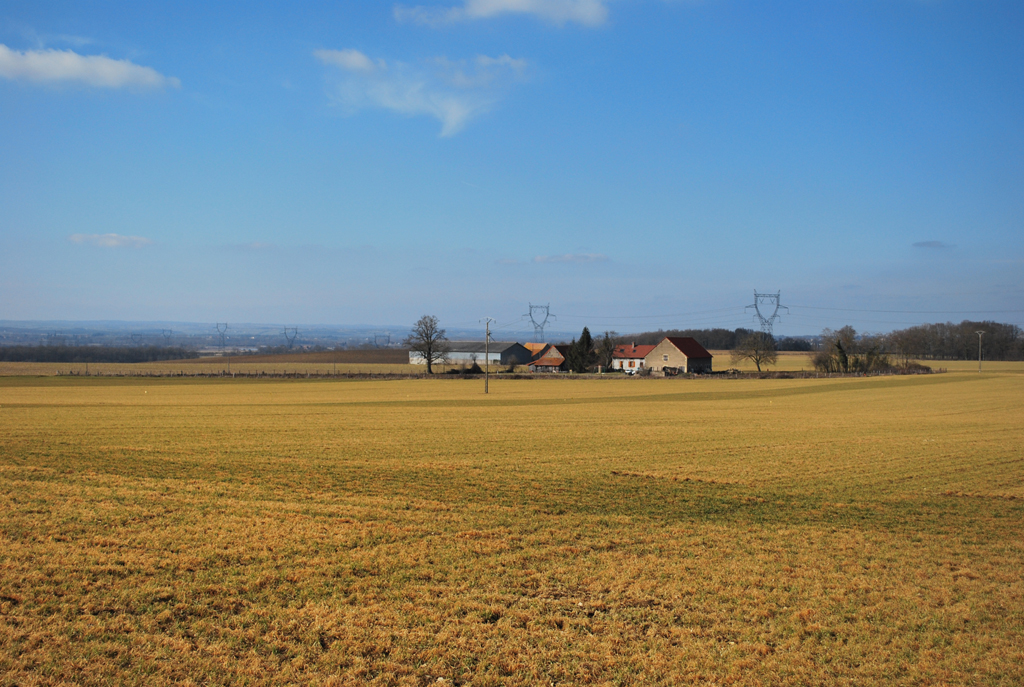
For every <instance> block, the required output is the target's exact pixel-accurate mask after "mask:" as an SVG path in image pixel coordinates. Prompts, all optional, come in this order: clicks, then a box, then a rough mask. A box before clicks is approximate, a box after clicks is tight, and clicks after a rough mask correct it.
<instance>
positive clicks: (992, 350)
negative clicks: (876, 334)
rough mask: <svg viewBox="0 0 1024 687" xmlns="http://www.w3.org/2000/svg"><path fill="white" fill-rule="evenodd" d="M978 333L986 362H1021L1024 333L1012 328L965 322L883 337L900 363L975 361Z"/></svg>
mask: <svg viewBox="0 0 1024 687" xmlns="http://www.w3.org/2000/svg"><path fill="white" fill-rule="evenodd" d="M978 332H983V334H982V336H981V349H982V351H981V352H982V357H983V358H984V359H985V360H1024V331H1022V330H1021V328H1020V327H1018V326H1017V325H1015V324H1002V323H1000V322H991V321H987V320H986V321H982V322H974V321H971V320H964V321H963V322H961V323H960V324H953V323H952V322H945V323H937V324H921V325H918V326H916V327H908V328H907V329H900V330H897V331H894V332H891V333H890V334H886V335H885V338H886V340H887V341H886V343H887V346H888V349H889V350H891V351H892V353H893V354H894V355H898V356H900V357H901V358H903V359H909V358H925V359H930V360H975V359H977V357H978Z"/></svg>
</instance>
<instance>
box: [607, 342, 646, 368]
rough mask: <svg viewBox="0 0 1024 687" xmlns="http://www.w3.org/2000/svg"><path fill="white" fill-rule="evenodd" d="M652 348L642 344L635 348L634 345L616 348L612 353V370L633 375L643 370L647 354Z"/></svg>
mask: <svg viewBox="0 0 1024 687" xmlns="http://www.w3.org/2000/svg"><path fill="white" fill-rule="evenodd" d="M654 348H655V347H654V346H651V345H643V344H641V345H639V346H637V345H636V344H635V343H631V344H623V345H622V346H616V347H615V350H614V351H612V369H613V370H622V371H623V372H626V373H628V374H635V373H637V372H639V371H640V370H641V369H643V367H644V360H645V358H647V354H648V353H650V352H651V351H653V350H654Z"/></svg>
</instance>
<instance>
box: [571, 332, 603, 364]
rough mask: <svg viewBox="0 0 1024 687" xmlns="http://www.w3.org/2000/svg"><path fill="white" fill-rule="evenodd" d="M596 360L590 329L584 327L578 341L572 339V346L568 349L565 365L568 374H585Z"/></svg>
mask: <svg viewBox="0 0 1024 687" xmlns="http://www.w3.org/2000/svg"><path fill="white" fill-rule="evenodd" d="M596 359H597V356H596V355H595V353H594V339H593V337H591V336H590V329H589V328H587V327H584V328H583V332H582V333H581V334H580V338H579V340H576V339H573V341H572V345H571V346H570V347H569V356H568V358H567V359H566V364H567V365H568V367H569V371H570V372H586V371H587V370H589V369H590V368H591V367H593V366H594V362H595V360H596Z"/></svg>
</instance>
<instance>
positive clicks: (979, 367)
mask: <svg viewBox="0 0 1024 687" xmlns="http://www.w3.org/2000/svg"><path fill="white" fill-rule="evenodd" d="M974 333H975V334H977V335H978V372H981V337H982V335H983V334H984V333H985V332H981V331H979V332H974Z"/></svg>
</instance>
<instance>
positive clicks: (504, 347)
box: [409, 341, 531, 365]
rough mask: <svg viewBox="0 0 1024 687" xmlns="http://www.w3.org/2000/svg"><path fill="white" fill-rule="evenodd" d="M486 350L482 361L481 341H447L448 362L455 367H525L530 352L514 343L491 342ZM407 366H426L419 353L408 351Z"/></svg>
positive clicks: (482, 345)
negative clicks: (514, 365)
mask: <svg viewBox="0 0 1024 687" xmlns="http://www.w3.org/2000/svg"><path fill="white" fill-rule="evenodd" d="M486 348H487V360H485V359H484V349H485V346H484V342H483V341H449V342H448V361H449V362H451V363H453V364H455V365H460V364H463V363H465V364H466V365H472V364H473V363H477V364H478V365H483V364H484V363H485V362H490V363H491V364H492V365H512V364H513V362H514V363H515V364H516V365H525V364H526V363H527V362H529V360H530V358H531V355H530V351H529V350H527V349H526V347H525V346H523V345H522V344H520V343H516V342H514V341H512V342H508V341H492V342H491V343H490V344H487V346H486ZM409 364H411V365H426V364H427V361H426V360H424V358H423V356H422V355H421V354H420V353H419V352H417V351H409Z"/></svg>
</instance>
